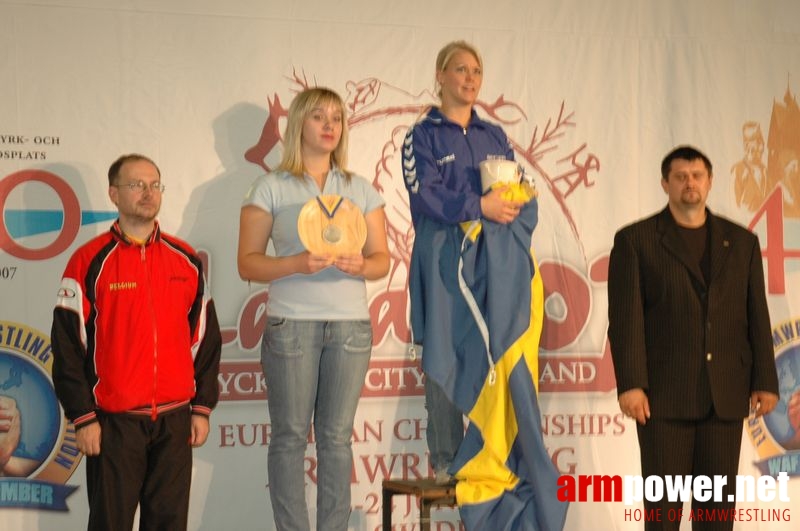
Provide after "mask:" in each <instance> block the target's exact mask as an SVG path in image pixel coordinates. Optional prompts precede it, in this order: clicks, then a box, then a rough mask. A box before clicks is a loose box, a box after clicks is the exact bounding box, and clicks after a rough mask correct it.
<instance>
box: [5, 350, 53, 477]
mask: <svg viewBox="0 0 800 531" xmlns="http://www.w3.org/2000/svg"><path fill="white" fill-rule="evenodd" d="M0 395H2V396H8V397H11V398H13V399H14V400H16V402H17V409H19V414H20V421H21V422H20V424H21V430H20V432H21V433H20V441H19V445H18V446H17V450H16V451H15V452H14V454H13V455H15V456H17V457H24V458H26V459H34V460H36V461H38V462H40V463H41V462H43V461H44V460H45V459H47V457H48V456H49V455H50V453H51V452H52V450H53V447H54V446H55V445H56V441H57V440H58V435H59V431H60V429H61V410H60V408H59V405H58V400H57V399H56V393H55V390H54V389H53V384H52V382H51V381H50V379H49V378H48V376H47V375H46V374H45V373H44V371H43V370H42V369H40V368H39V366H37V365H36V364H35V363H34V362H32V361H31V360H29V359H27V358H25V357H22V356H20V355H18V354H15V353H13V352H8V351H4V350H0Z"/></svg>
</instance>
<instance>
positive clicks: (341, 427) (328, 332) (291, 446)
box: [261, 317, 372, 531]
mask: <svg viewBox="0 0 800 531" xmlns="http://www.w3.org/2000/svg"><path fill="white" fill-rule="evenodd" d="M371 352H372V328H371V326H370V322H369V321H300V320H293V319H284V318H279V317H270V318H268V321H267V328H266V330H265V331H264V338H263V341H262V343H261V365H262V367H263V368H264V376H265V378H266V383H267V394H268V397H267V404H268V407H269V416H270V422H271V423H272V436H271V440H270V443H269V449H268V452H267V473H268V475H269V495H270V500H271V502H272V512H273V516H274V518H275V525H276V527H277V529H278V530H279V531H284V530H286V531H308V530H309V519H308V505H307V504H306V497H305V472H304V467H303V464H304V457H305V452H306V446H307V440H308V433H309V427H310V425H311V419H312V417H313V419H314V434H315V438H316V444H317V469H316V470H317V529H325V530H328V529H330V530H346V529H347V522H348V520H349V518H350V475H351V469H352V466H353V452H352V449H351V447H350V439H351V437H352V433H353V420H354V418H355V415H356V407H357V406H358V399H359V396H360V395H361V388H362V387H363V385H364V377H365V376H366V374H367V368H368V366H369V357H370V353H371Z"/></svg>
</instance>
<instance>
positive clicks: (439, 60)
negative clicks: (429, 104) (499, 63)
mask: <svg viewBox="0 0 800 531" xmlns="http://www.w3.org/2000/svg"><path fill="white" fill-rule="evenodd" d="M456 52H467V53H470V54H472V56H473V57H475V60H476V61H478V66H480V67H481V70H483V59H482V58H481V54H480V53H478V49H477V48H475V47H474V46H473V45H471V44H470V43H468V42H467V41H462V40H459V41H452V42H449V43H447V44H445V45H444V48H442V49H441V50H439V53H438V54H437V55H436V73H437V74H438V73H439V72H443V71H444V69H445V68H447V64H448V63H449V62H450V59H452V58H453V56H454V55H455V54H456ZM436 95H437V96H439V98H441V97H442V87H441V86H440V85H439V82H438V81H436Z"/></svg>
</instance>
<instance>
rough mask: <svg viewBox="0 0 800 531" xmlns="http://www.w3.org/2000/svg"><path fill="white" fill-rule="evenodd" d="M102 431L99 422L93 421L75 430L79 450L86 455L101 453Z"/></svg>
mask: <svg viewBox="0 0 800 531" xmlns="http://www.w3.org/2000/svg"><path fill="white" fill-rule="evenodd" d="M101 438H102V431H101V430H100V423H99V422H92V423H91V424H87V425H86V426H83V427H81V428H80V429H79V430H78V431H77V432H75V440H76V444H77V445H78V450H80V451H81V452H83V453H84V454H86V455H100V440H101Z"/></svg>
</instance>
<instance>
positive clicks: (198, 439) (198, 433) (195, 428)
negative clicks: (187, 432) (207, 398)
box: [189, 415, 208, 448]
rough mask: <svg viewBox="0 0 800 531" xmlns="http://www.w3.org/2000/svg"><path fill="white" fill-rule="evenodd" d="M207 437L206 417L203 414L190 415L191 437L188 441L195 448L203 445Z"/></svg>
mask: <svg viewBox="0 0 800 531" xmlns="http://www.w3.org/2000/svg"><path fill="white" fill-rule="evenodd" d="M206 439H208V417H205V416H203V415H192V438H191V439H189V443H190V444H191V445H192V446H193V447H194V448H197V447H198V446H203V444H204V443H205V442H206Z"/></svg>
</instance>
